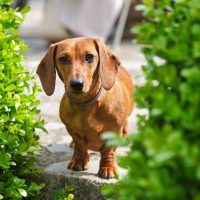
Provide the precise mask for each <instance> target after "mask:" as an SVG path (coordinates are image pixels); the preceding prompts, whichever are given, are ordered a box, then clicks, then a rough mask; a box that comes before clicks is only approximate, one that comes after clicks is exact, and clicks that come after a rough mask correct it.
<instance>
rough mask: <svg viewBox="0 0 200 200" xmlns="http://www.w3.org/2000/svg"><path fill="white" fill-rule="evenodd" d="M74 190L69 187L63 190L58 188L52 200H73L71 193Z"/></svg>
mask: <svg viewBox="0 0 200 200" xmlns="http://www.w3.org/2000/svg"><path fill="white" fill-rule="evenodd" d="M73 191H74V188H73V187H71V186H65V187H64V188H60V189H58V190H56V191H55V193H54V200H73V199H74V195H73V194H72V192H73Z"/></svg>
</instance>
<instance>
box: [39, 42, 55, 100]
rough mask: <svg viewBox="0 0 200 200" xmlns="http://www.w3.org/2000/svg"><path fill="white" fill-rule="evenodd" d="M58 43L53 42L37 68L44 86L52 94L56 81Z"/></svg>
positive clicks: (46, 91)
mask: <svg viewBox="0 0 200 200" xmlns="http://www.w3.org/2000/svg"><path fill="white" fill-rule="evenodd" d="M56 47H57V46H56V44H52V45H51V46H50V47H49V49H48V52H47V53H46V55H45V56H44V58H43V59H42V60H41V62H40V64H39V65H38V68H37V71H36V72H37V74H38V75H39V77H40V81H41V83H42V87H43V89H44V91H45V93H46V94H47V95H48V96H50V95H52V94H53V93H54V90H55V82H56V69H55V51H56Z"/></svg>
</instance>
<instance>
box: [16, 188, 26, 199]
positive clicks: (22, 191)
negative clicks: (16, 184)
mask: <svg viewBox="0 0 200 200" xmlns="http://www.w3.org/2000/svg"><path fill="white" fill-rule="evenodd" d="M18 191H19V193H20V194H21V195H22V196H23V197H26V196H27V192H26V190H24V189H22V188H19V189H18Z"/></svg>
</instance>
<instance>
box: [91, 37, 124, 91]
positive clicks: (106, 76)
mask: <svg viewBox="0 0 200 200" xmlns="http://www.w3.org/2000/svg"><path fill="white" fill-rule="evenodd" d="M94 42H95V44H96V47H97V50H98V53H99V64H100V69H99V73H100V78H101V81H102V85H103V87H104V89H105V90H110V89H111V88H112V86H113V85H114V83H115V80H116V76H117V72H118V67H119V65H120V62H119V59H118V58H117V56H116V55H114V53H113V52H112V51H111V50H110V49H109V47H108V46H106V45H105V44H104V43H103V42H102V41H101V40H99V39H95V40H94Z"/></svg>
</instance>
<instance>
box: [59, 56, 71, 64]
mask: <svg viewBox="0 0 200 200" xmlns="http://www.w3.org/2000/svg"><path fill="white" fill-rule="evenodd" d="M58 60H59V62H60V63H61V64H63V65H67V64H69V63H70V62H69V58H68V57H67V56H62V57H60V58H59V59H58Z"/></svg>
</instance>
